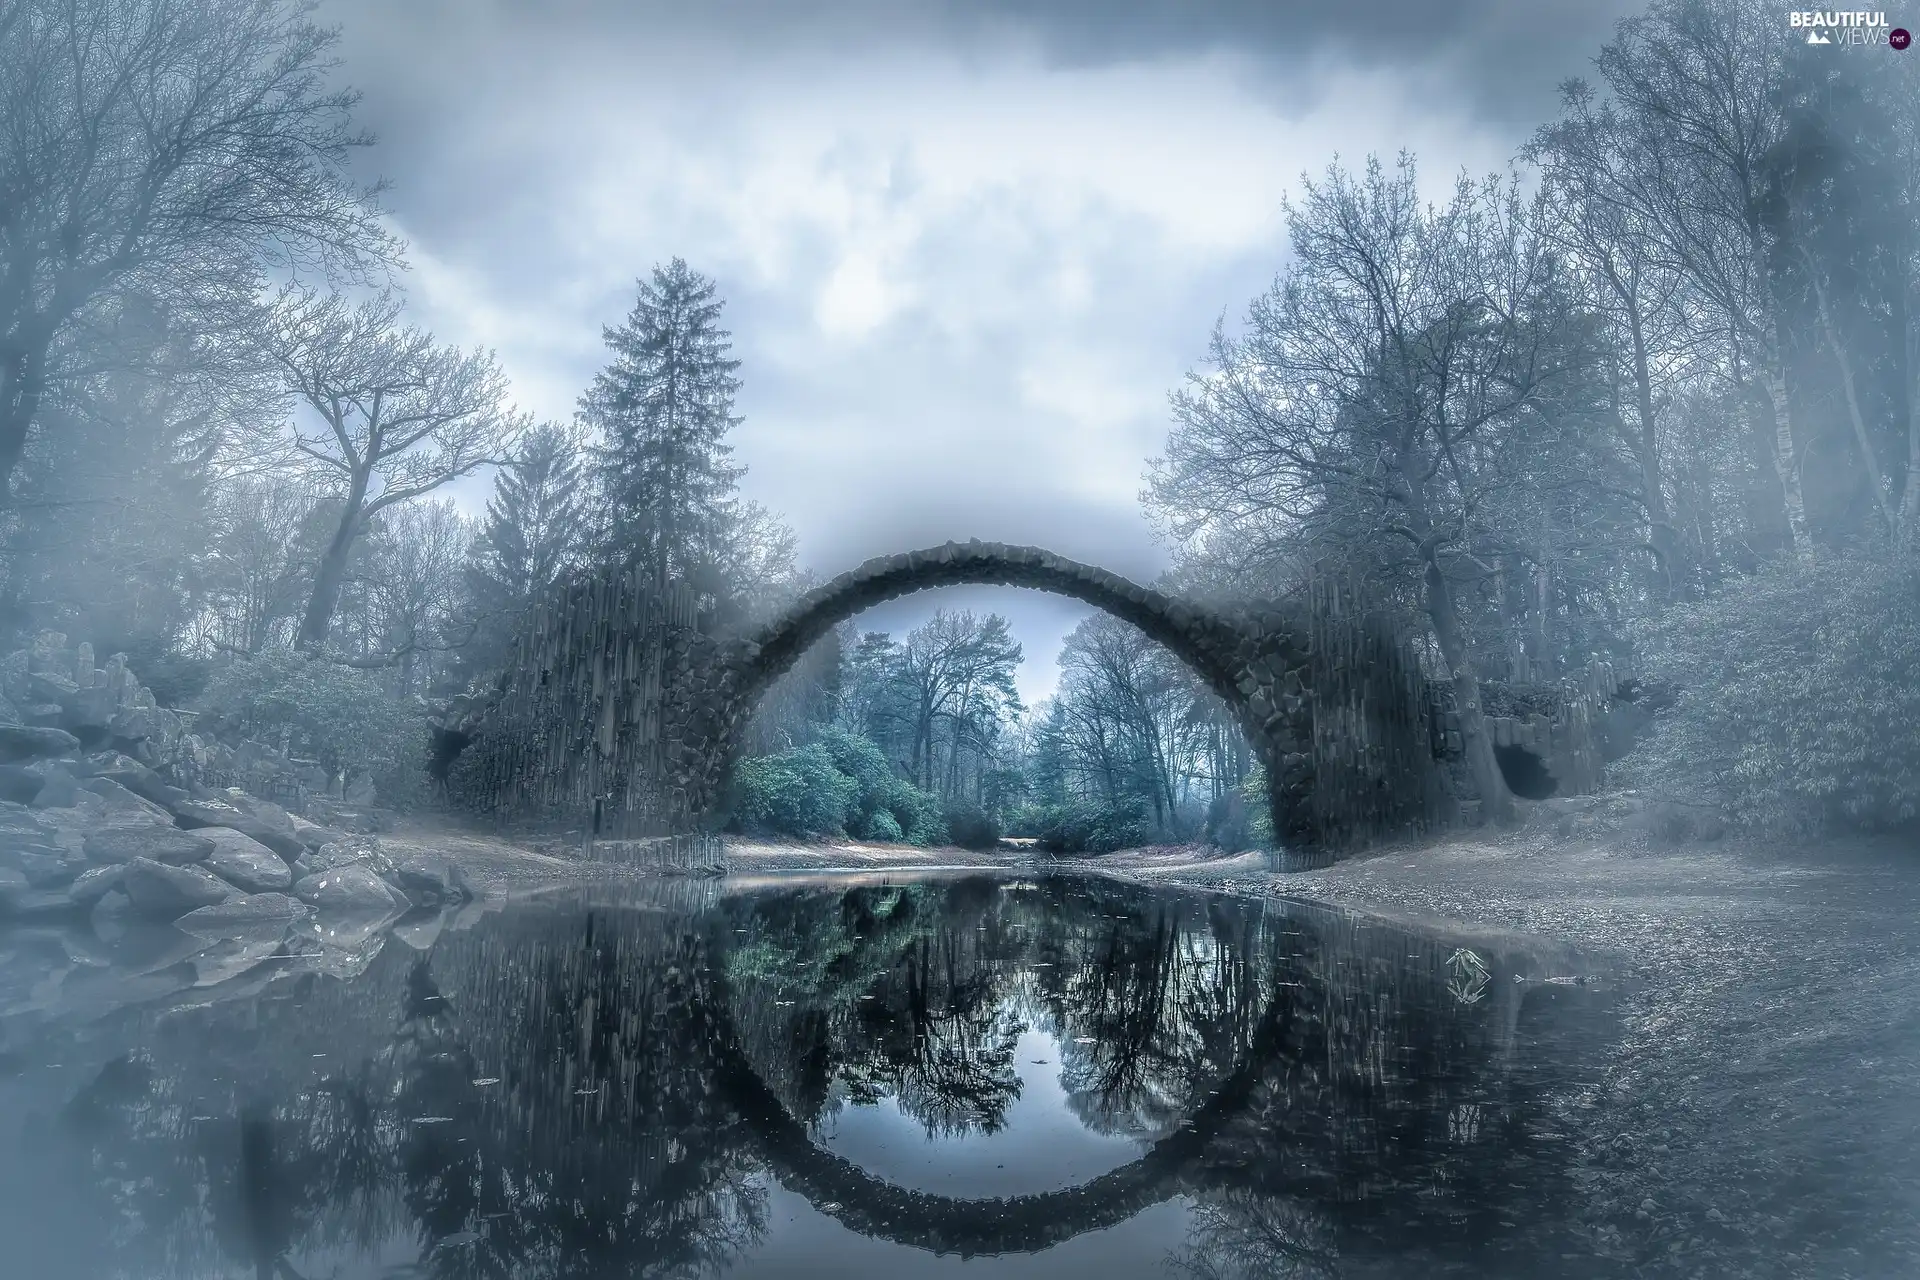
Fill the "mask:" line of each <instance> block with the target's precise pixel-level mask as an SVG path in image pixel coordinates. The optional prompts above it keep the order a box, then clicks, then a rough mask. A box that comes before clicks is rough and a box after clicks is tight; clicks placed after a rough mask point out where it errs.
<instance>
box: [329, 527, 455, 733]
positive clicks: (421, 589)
mask: <svg viewBox="0 0 1920 1280" xmlns="http://www.w3.org/2000/svg"><path fill="white" fill-rule="evenodd" d="M474 525H475V522H474V521H472V520H469V519H468V518H466V517H465V516H462V515H461V514H460V511H459V509H458V508H457V507H456V506H455V505H454V504H453V502H452V501H451V500H446V499H443V500H441V501H432V500H427V501H421V502H409V503H406V504H404V505H402V506H397V507H393V508H391V509H390V510H388V511H387V512H386V513H385V515H384V516H383V518H382V519H381V520H380V522H379V527H378V528H377V529H376V530H375V531H374V532H373V533H372V534H370V536H369V539H368V542H369V545H368V548H367V550H368V552H369V553H370V554H368V555H366V556H364V557H361V559H363V560H364V562H365V563H364V567H363V568H361V569H359V570H357V572H358V574H359V576H360V577H361V579H362V582H361V584H360V585H361V587H362V591H361V594H362V596H363V597H364V599H365V601H366V605H367V608H366V615H367V616H366V617H365V618H364V619H363V620H362V626H363V628H364V631H365V633H366V634H365V639H366V644H365V646H364V647H365V648H366V650H367V656H369V657H377V658H378V659H380V660H382V661H385V662H388V663H390V664H391V665H392V667H393V672H394V688H395V691H396V692H398V693H400V694H402V695H410V694H413V693H416V692H420V691H421V690H420V689H416V685H417V684H424V685H427V686H430V685H431V684H432V681H433V677H434V674H435V664H436V660H437V659H440V658H442V657H443V656H444V655H445V654H446V653H448V652H449V651H451V650H454V649H458V648H459V647H460V646H461V645H462V644H464V643H465V642H466V641H467V640H468V639H470V638H471V636H472V634H473V632H474V630H475V628H474V625H473V624H472V623H471V622H465V623H463V622H462V621H461V620H460V618H459V613H460V607H461V603H462V585H463V584H462V578H463V572H462V571H463V570H464V568H465V566H466V564H467V561H468V559H469V557H470V556H471V554H472V549H473V543H474V539H475V532H476V531H475V528H474ZM422 674H424V676H425V679H424V681H422V680H420V679H419V678H418V677H420V676H421V675H422Z"/></svg>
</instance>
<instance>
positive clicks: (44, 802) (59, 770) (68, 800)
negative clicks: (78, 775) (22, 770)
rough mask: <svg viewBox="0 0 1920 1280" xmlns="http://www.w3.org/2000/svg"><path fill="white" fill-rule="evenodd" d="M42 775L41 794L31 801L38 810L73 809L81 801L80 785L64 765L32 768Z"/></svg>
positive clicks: (44, 763)
mask: <svg viewBox="0 0 1920 1280" xmlns="http://www.w3.org/2000/svg"><path fill="white" fill-rule="evenodd" d="M30 771H31V772H33V773H36V774H38V775H40V780H41V787H40V794H39V795H36V796H35V797H34V798H33V800H32V801H31V803H32V805H33V807H34V808H36V809H71V808H72V807H73V806H74V805H75V804H76V803H78V801H79V799H80V784H79V783H78V782H77V781H76V780H75V779H74V776H73V774H72V773H71V772H70V771H69V770H68V769H67V767H66V766H65V765H64V764H61V763H59V762H58V761H50V762H43V763H41V764H39V765H35V766H32V767H31V769H30Z"/></svg>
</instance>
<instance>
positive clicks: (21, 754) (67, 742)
mask: <svg viewBox="0 0 1920 1280" xmlns="http://www.w3.org/2000/svg"><path fill="white" fill-rule="evenodd" d="M26 710H27V712H28V718H29V719H31V718H33V717H32V711H33V708H27V709H26ZM56 710H58V708H56ZM79 750H80V739H78V738H76V737H74V736H73V735H72V734H70V733H68V732H67V731H66V730H65V729H52V728H45V727H35V726H32V725H21V724H0V763H6V764H11V763H15V762H18V761H21V760H37V759H40V758H42V757H46V756H70V755H74V754H76V753H77V752H78V751H79Z"/></svg>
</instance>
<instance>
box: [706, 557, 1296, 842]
mask: <svg viewBox="0 0 1920 1280" xmlns="http://www.w3.org/2000/svg"><path fill="white" fill-rule="evenodd" d="M962 585H966V586H981V585H990V586H1012V587H1027V588H1031V589H1034V590H1038V591H1045V592H1049V593H1052V594H1054V595H1061V596H1067V597H1070V598H1072V599H1075V600H1079V601H1082V602H1083V603H1086V604H1089V605H1092V606H1093V607H1094V608H1096V609H1100V610H1102V611H1103V612H1106V613H1108V614H1111V615H1113V616H1114V617H1116V618H1119V619H1121V620H1122V621H1124V622H1128V623H1131V624H1132V625H1134V626H1136V627H1138V628H1139V629H1140V630H1141V631H1142V632H1144V633H1145V634H1146V635H1147V636H1148V637H1149V638H1151V639H1153V640H1155V641H1157V642H1159V643H1160V644H1162V645H1164V646H1166V648H1167V649H1168V650H1170V651H1171V652H1172V653H1173V654H1174V655H1175V656H1176V657H1178V658H1179V659H1181V661H1183V662H1185V663H1186V664H1187V666H1188V667H1190V668H1191V669H1192V670H1193V671H1194V672H1195V673H1196V674H1197V675H1199V676H1200V678H1201V679H1202V680H1204V681H1205V682H1206V684H1207V686H1208V687H1209V688H1211V689H1212V690H1213V692H1214V693H1216V694H1218V695H1219V696H1220V698H1221V699H1222V700H1223V701H1224V702H1225V703H1226V704H1227V706H1228V707H1229V708H1231V709H1232V711H1233V712H1234V715H1235V717H1236V718H1237V719H1238V720H1239V722H1240V725H1241V728H1242V730H1243V731H1244V732H1245V733H1246V735H1247V739H1248V741H1249V743H1250V744H1251V745H1252V747H1253V749H1254V751H1255V753H1256V755H1257V756H1258V757H1259V758H1260V760H1261V762H1262V763H1263V764H1264V765H1265V766H1266V768H1267V776H1268V778H1269V780H1270V782H1271V783H1272V784H1273V786H1274V789H1275V792H1276V796H1275V813H1274V818H1275V830H1276V831H1280V832H1290V833H1293V834H1295V835H1298V834H1300V828H1301V823H1300V821H1299V816H1300V815H1294V814H1291V813H1290V812H1287V811H1288V810H1291V809H1292V808H1293V806H1291V805H1287V804H1285V803H1284V802H1283V801H1281V800H1280V798H1279V793H1280V792H1281V791H1282V790H1283V789H1289V790H1292V791H1297V790H1299V789H1300V783H1301V782H1302V781H1303V779H1302V776H1301V775H1302V774H1303V772H1304V771H1305V770H1306V769H1307V768H1308V765H1307V760H1308V755H1307V753H1308V752H1309V751H1310V750H1311V744H1312V740H1313V737H1312V713H1311V708H1310V706H1309V703H1308V699H1307V698H1306V696H1305V684H1304V680H1305V675H1306V668H1307V661H1308V652H1307V643H1306V634H1305V628H1304V626H1302V625H1301V624H1300V622H1299V620H1298V619H1296V618H1295V617H1293V616H1292V615H1290V614H1288V613H1286V612H1284V611H1281V610H1277V609H1275V610H1267V611H1263V612H1251V611H1243V612H1239V613H1234V614H1226V613H1222V612H1219V611H1216V610H1213V609H1210V608H1207V607H1204V606H1200V605H1196V604H1193V603H1191V602H1189V601H1185V600H1181V599H1179V598H1177V597H1174V596H1170V595H1167V594H1166V593H1164V592H1160V591H1155V590H1153V589H1152V588H1149V587H1142V586H1140V585H1139V584H1137V583H1134V582H1131V581H1129V580H1128V579H1126V578H1124V577H1122V576H1120V575H1119V574H1117V573H1112V572H1109V571H1108V570H1105V569H1101V568H1099V567H1097V566H1094V565H1090V564H1083V563H1081V562H1080V561H1077V560H1071V559H1068V558H1067V557H1066V556H1062V555H1056V554H1055V553H1053V552H1051V551H1047V550H1045V549H1043V548H1040V547H1030V546H1017V545H1009V544H1006V543H999V542H980V541H977V540H976V541H971V542H966V543H955V542H949V543H946V544H945V545H943V546H938V547H930V548H927V549H924V550H920V551H909V552H906V553H904V554H901V555H892V556H880V557H876V558H875V559H872V560H868V561H867V562H865V563H864V564H862V565H860V566H859V567H858V568H856V569H854V570H852V571H850V572H848V573H843V574H841V575H840V576H839V577H836V578H834V579H832V580H831V581H829V582H827V583H824V584H823V585H821V586H819V587H817V588H815V589H814V590H813V591H810V592H808V593H807V594H806V595H804V596H802V597H801V598H800V599H799V600H797V601H795V602H794V604H793V605H792V606H791V607H789V608H788V609H787V610H786V611H785V612H784V613H782V614H781V616H780V617H778V618H776V619H774V620H773V621H772V622H770V623H768V624H766V625H764V626H762V627H760V628H758V629H757V630H755V631H753V632H751V633H749V634H747V635H744V636H741V637H739V638H738V639H737V640H736V641H735V642H734V646H733V649H732V651H731V653H730V655H729V666H730V674H729V677H728V681H727V683H728V697H727V707H726V711H725V714H724V716H723V723H722V724H721V725H720V726H718V736H719V744H718V750H717V751H716V752H715V753H714V754H715V764H716V765H717V766H718V775H717V776H716V778H715V785H716V791H717V789H718V788H719V787H720V786H722V785H724V781H725V777H726V775H727V774H728V773H729V772H730V771H731V769H732V767H733V764H734V761H735V759H736V757H737V755H738V752H739V746H740V739H741V735H742V731H743V730H744V728H745V726H746V722H747V721H748V720H749V719H750V718H751V716H752V714H753V711H754V708H755V707H756V706H757V705H758V703H759V701H760V699H761V697H762V696H763V695H764V694H765V693H766V691H767V690H768V688H770V687H771V686H772V684H773V683H774V681H776V680H778V679H779V678H780V676H782V675H783V674H785V673H786V672H787V671H789V670H791V669H792V667H793V666H794V664H795V663H797V662H798V661H799V660H800V658H801V656H802V655H803V654H805V653H806V651H807V650H808V649H809V648H810V647H812V646H813V645H814V644H815V643H816V642H818V641H819V640H821V639H822V638H823V637H825V636H826V634H827V633H828V632H829V631H831V630H832V629H833V628H834V627H835V626H837V625H839V624H840V623H841V622H844V621H845V620H846V619H848V618H851V617H853V616H855V615H856V614H859V613H862V612H864V611H865V610H867V609H871V608H873V607H874V606H875V605H879V604H884V603H886V602H887V601H889V600H894V599H898V598H899V597H901V596H906V595H911V594H913V593H915V592H919V591H925V590H930V589H932V588H935V587H944V586H962ZM1288 784H1291V787H1290V788H1289V786H1288ZM1289 818H1293V819H1294V820H1293V821H1289Z"/></svg>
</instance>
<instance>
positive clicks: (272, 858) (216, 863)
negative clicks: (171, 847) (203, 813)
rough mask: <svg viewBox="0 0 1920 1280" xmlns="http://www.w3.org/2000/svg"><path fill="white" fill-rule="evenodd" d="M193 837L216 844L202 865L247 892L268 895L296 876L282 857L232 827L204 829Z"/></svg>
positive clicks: (286, 884)
mask: <svg viewBox="0 0 1920 1280" xmlns="http://www.w3.org/2000/svg"><path fill="white" fill-rule="evenodd" d="M193 834H194V835H196V836H199V837H202V838H204V839H207V840H211V841H213V852H212V853H210V854H208V855H207V859H206V861H205V862H203V863H201V864H200V865H202V866H204V867H205V868H206V869H207V870H209V871H211V872H213V874H215V875H217V876H219V877H220V878H221V879H222V880H225V881H226V882H227V883H228V884H231V885H234V886H236V887H238V888H241V889H245V890H246V891H247V892H248V893H266V892H269V891H271V890H276V889H284V888H286V887H287V886H288V885H290V884H292V883H293V873H292V872H291V871H289V870H287V864H286V862H285V861H284V860H283V859H282V858H281V857H280V855H279V854H277V853H275V852H274V851H273V850H271V849H269V848H267V846H265V845H263V844H261V843H260V842H259V841H258V840H255V839H254V838H253V837H252V836H249V835H246V834H244V833H242V832H239V831H235V830H233V829H231V828H229V827H203V828H201V829H200V830H198V831H196V832H194V833H193Z"/></svg>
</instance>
